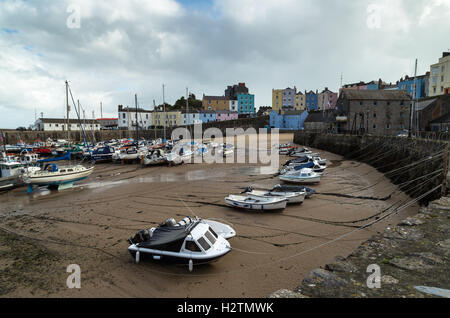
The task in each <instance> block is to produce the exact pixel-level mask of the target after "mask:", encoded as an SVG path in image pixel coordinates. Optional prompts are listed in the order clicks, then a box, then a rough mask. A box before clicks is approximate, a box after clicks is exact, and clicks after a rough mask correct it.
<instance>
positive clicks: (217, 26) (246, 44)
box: [0, 0, 450, 128]
mask: <svg viewBox="0 0 450 318" xmlns="http://www.w3.org/2000/svg"><path fill="white" fill-rule="evenodd" d="M449 30H450V0H358V1H354V0H197V1H194V0H193V1H189V0H151V1H148V0H127V1H119V0H109V1H93V0H58V1H54V0H0V128H17V127H19V126H25V127H28V126H29V125H30V124H32V123H33V122H34V120H35V116H37V117H40V116H41V113H43V115H44V117H52V118H63V117H64V116H65V112H66V108H65V80H68V81H69V84H70V88H71V91H72V93H73V97H74V99H75V101H76V100H79V101H80V104H81V106H82V108H83V109H84V110H85V113H86V117H88V118H92V115H93V114H92V112H93V111H94V112H95V113H94V115H95V117H100V102H102V104H103V117H117V105H119V104H122V105H124V106H127V105H129V106H134V94H137V96H138V103H139V106H140V107H144V108H146V109H151V108H152V107H153V100H155V103H156V104H157V105H158V104H161V103H162V95H163V94H162V85H163V84H164V85H165V100H166V102H168V103H170V104H173V103H174V102H175V101H176V100H177V99H178V98H179V97H180V96H183V95H185V92H186V87H189V91H190V92H192V93H194V94H196V96H197V98H200V99H201V97H202V95H203V94H206V95H223V94H224V90H225V88H226V86H227V85H233V84H237V83H238V82H245V83H246V85H247V87H248V88H249V89H250V93H252V94H255V101H256V106H257V107H259V106H265V105H271V100H272V99H271V96H272V88H286V87H293V86H294V85H295V86H296V87H297V89H298V90H301V91H305V90H314V91H315V90H316V89H317V90H319V91H321V90H323V89H324V88H325V87H328V88H329V89H331V90H333V91H337V90H338V89H339V87H340V83H341V75H342V78H343V83H344V84H345V83H353V82H359V81H371V80H378V79H379V78H382V79H383V80H384V81H386V82H396V81H397V80H399V79H400V78H401V77H404V76H405V75H409V76H412V75H414V61H415V59H416V58H417V59H418V74H419V75H420V74H424V73H425V72H427V71H429V68H430V65H431V64H434V63H437V62H438V59H439V58H440V57H441V56H442V52H444V51H450V37H449V35H448V31H449ZM74 116H75V113H74V112H73V108H72V112H71V118H74Z"/></svg>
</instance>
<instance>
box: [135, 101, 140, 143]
mask: <svg viewBox="0 0 450 318" xmlns="http://www.w3.org/2000/svg"><path fill="white" fill-rule="evenodd" d="M134 106H135V108H136V114H135V115H136V141H138V140H139V126H138V116H137V114H138V108H137V94H134Z"/></svg>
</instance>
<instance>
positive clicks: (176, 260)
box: [128, 245, 231, 265]
mask: <svg viewBox="0 0 450 318" xmlns="http://www.w3.org/2000/svg"><path fill="white" fill-rule="evenodd" d="M138 250H139V259H140V260H144V261H158V262H165V263H171V264H181V265H188V264H189V260H192V262H193V263H194V264H197V265H200V264H207V263H211V262H214V261H217V260H218V259H219V258H221V257H223V256H225V255H226V254H228V253H229V252H231V247H230V248H229V249H227V250H224V251H223V252H221V253H215V254H213V255H202V256H201V257H198V256H197V255H195V254H191V255H189V256H188V255H184V254H181V253H180V255H178V256H177V255H175V254H177V253H173V252H165V251H158V250H153V249H147V248H138V247H136V246H135V245H131V246H130V247H128V251H129V252H130V254H131V257H133V259H134V260H135V259H136V252H137V251H138Z"/></svg>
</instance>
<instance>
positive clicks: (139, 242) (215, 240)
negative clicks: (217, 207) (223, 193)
mask: <svg viewBox="0 0 450 318" xmlns="http://www.w3.org/2000/svg"><path fill="white" fill-rule="evenodd" d="M216 223H219V222H215V221H210V222H208V220H202V219H199V218H194V219H192V218H190V217H186V218H184V219H183V220H181V221H180V222H178V223H175V220H174V219H168V220H167V221H166V222H165V223H163V224H161V225H159V226H158V227H154V228H151V229H149V230H141V231H139V232H137V233H136V235H135V236H134V237H132V238H129V239H128V242H129V243H130V246H129V247H128V251H129V252H130V254H131V256H132V257H133V259H134V260H135V261H136V263H139V262H140V260H142V259H152V260H157V261H166V262H174V263H179V264H188V265H189V270H190V271H192V268H193V265H194V264H205V263H209V262H212V261H215V260H217V259H219V258H220V257H223V256H225V255H226V254H228V253H229V252H230V251H231V245H230V243H229V242H228V241H227V240H226V238H225V236H228V237H233V236H234V235H236V232H234V230H233V231H232V232H231V233H223V232H224V231H225V232H226V230H225V229H226V228H227V227H225V226H222V224H221V226H217V224H216ZM223 225H225V224H223ZM215 226H217V228H218V230H219V231H221V232H222V233H223V234H218V232H219V231H216V230H215V229H214V227H215ZM230 229H231V227H230Z"/></svg>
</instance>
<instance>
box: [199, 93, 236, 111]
mask: <svg viewBox="0 0 450 318" xmlns="http://www.w3.org/2000/svg"><path fill="white" fill-rule="evenodd" d="M202 106H203V109H204V110H230V100H229V99H228V98H227V97H225V96H205V95H203V99H202Z"/></svg>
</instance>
